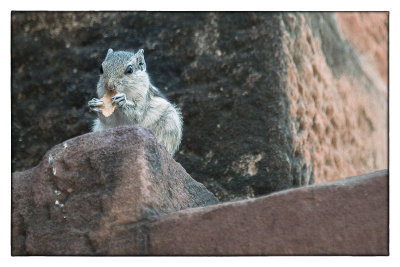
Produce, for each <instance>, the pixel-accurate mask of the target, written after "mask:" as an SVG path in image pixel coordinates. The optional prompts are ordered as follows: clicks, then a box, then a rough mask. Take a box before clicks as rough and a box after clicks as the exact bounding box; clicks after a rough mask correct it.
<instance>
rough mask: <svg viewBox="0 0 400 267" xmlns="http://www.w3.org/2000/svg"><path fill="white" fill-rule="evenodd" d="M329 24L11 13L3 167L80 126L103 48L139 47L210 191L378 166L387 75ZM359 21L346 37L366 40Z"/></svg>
mask: <svg viewBox="0 0 400 267" xmlns="http://www.w3.org/2000/svg"><path fill="white" fill-rule="evenodd" d="M368 14H370V15H368ZM368 14H364V13H363V15H360V16H359V17H360V20H361V19H362V23H360V25H362V24H364V22H366V21H369V20H372V21H374V22H376V23H374V25H377V28H378V29H379V31H382V32H383V35H385V30H386V36H387V28H385V25H387V24H385V21H384V20H380V19H376V18H375V17H374V15H375V14H374V13H368ZM385 14H386V13H385ZM357 16H358V15H357ZM379 16H381V15H379ZM342 22H343V20H341V23H340V25H342V26H341V27H338V25H337V24H338V23H337V22H336V16H335V15H334V14H333V13H270V12H268V13H264V12H196V13H194V12H178V13H175V12H118V13H117V12H48V13H46V12H13V13H12V163H13V164H12V169H13V171H16V170H23V169H26V168H30V167H32V166H34V165H35V164H37V163H38V161H39V160H40V158H41V157H42V155H43V154H44V153H45V152H46V151H47V150H48V149H49V148H50V147H52V146H54V145H55V144H57V143H60V142H62V141H64V140H66V139H68V138H71V137H74V136H77V135H80V134H83V133H86V132H88V131H89V128H90V125H91V121H92V119H93V118H94V114H91V113H89V112H88V109H87V107H86V105H87V101H88V100H89V99H91V98H92V97H93V96H94V94H95V85H96V82H97V79H98V77H97V75H98V66H99V64H100V62H101V61H102V59H103V57H104V56H105V53H106V50H107V49H108V48H109V47H111V48H114V49H117V50H118V49H138V48H144V49H145V54H146V55H145V56H146V60H147V63H148V64H147V66H148V72H149V74H150V77H151V78H152V81H153V83H154V84H155V85H156V86H158V87H159V88H160V89H161V90H162V91H163V92H164V93H165V94H166V95H167V96H168V97H169V98H170V100H171V101H172V102H174V103H176V104H177V105H178V106H179V107H180V108H181V109H182V113H183V119H184V132H183V142H182V146H181V149H180V152H178V153H177V155H176V160H177V161H178V162H180V163H181V164H182V165H183V167H184V168H185V169H186V170H187V171H188V173H190V174H191V175H192V176H193V177H194V178H195V179H196V180H198V181H200V182H201V183H203V184H204V185H205V186H206V187H207V188H209V189H210V190H211V191H212V192H213V193H215V195H216V196H217V197H218V198H219V199H220V200H232V199H237V198H244V197H253V196H259V195H263V194H268V193H271V192H273V191H277V190H282V189H286V188H290V187H297V186H300V185H307V184H311V183H313V182H323V181H329V180H333V179H337V178H340V177H345V176H349V175H356V174H360V173H363V172H368V171H372V170H376V169H382V168H387V88H386V86H385V85H384V82H383V81H382V79H383V78H384V77H385V76H387V73H385V70H384V69H382V68H379V70H381V69H382V70H383V71H382V72H379V74H380V75H375V74H376V73H374V71H373V68H370V67H369V66H370V65H371V64H369V62H368V61H365V62H364V60H363V58H367V57H366V56H364V55H365V53H364V54H360V53H362V52H360V51H364V50H365V49H367V50H368V47H373V45H372V44H371V45H369V44H368V45H367V46H366V47H365V49H364V50H362V49H363V48H360V49H359V48H358V46H356V45H354V42H353V41H352V39H348V35H349V33H350V34H351V32H352V31H353V28H350V27H347V28H346V27H345V26H343V25H345V24H344V23H342ZM382 23H383V26H382ZM350 24H351V23H350ZM378 24H379V25H378ZM347 25H348V24H347ZM369 25H370V24H369ZM372 26H373V25H370V26H369V27H368V28H370V29H371V32H372V35H373V36H374V34H375V33H376V32H377V30H375V29H373V28H374V27H372ZM360 27H361V26H360ZM346 29H347V30H346ZM362 29H363V31H362V32H361V31H360V34H358V36H359V38H358V39H354V40H356V43H361V42H365V43H371V42H375V40H373V39H371V38H370V36H371V35H368V34H367V33H368V31H367V29H366V28H364V27H363V28H362ZM346 36H347V37H346ZM375 39H376V38H375ZM381 43H382V44H384V40H382V41H381ZM353 45H354V46H356V48H353ZM376 51H378V50H376ZM379 51H380V50H379ZM360 55H362V56H360ZM379 59H380V60H382V63H380V64H381V65H382V66H384V65H385V64H384V63H385V58H384V57H382V56H379ZM386 60H387V59H386ZM381 65H379V66H381ZM371 66H372V65H371ZM373 66H375V65H373ZM32 114H35V116H33V117H32V116H31V115H32Z"/></svg>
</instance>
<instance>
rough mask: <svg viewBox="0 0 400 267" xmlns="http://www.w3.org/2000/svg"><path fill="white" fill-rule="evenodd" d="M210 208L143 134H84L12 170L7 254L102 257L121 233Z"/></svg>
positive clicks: (204, 193)
mask: <svg viewBox="0 0 400 267" xmlns="http://www.w3.org/2000/svg"><path fill="white" fill-rule="evenodd" d="M216 203H218V200H217V198H216V197H215V196H214V195H213V194H212V193H210V192H209V191H208V190H207V189H206V188H205V187H204V186H203V185H202V184H200V183H198V182H196V181H194V180H193V179H192V178H191V177H190V175H188V174H187V173H186V171H185V170H184V169H183V168H182V166H181V165H180V164H178V163H176V162H175V161H174V160H173V159H172V158H171V157H170V155H169V153H168V152H167V151H166V150H165V149H164V147H162V146H161V145H159V144H158V143H157V141H156V139H155V137H154V136H153V134H152V133H151V132H150V131H149V130H147V129H144V128H141V127H120V128H116V129H112V130H106V131H102V132H97V133H90V134H86V135H82V136H79V137H76V138H74V139H70V140H67V141H65V142H63V143H62V144H59V145H57V146H55V147H54V148H53V149H51V150H50V151H48V152H47V153H46V155H45V156H44V158H43V159H42V161H41V162H40V164H39V165H38V166H36V167H35V168H33V169H30V170H27V171H25V172H16V173H13V176H12V254H13V255H76V254H79V255H93V254H107V253H109V251H108V249H107V246H108V244H110V243H111V244H112V243H113V242H115V240H119V238H118V236H116V234H115V233H118V232H120V231H121V229H128V228H130V227H133V226H137V225H138V224H142V223H144V222H145V221H146V220H152V219H154V218H158V217H159V216H162V215H164V214H167V213H170V212H174V211H177V210H181V209H184V208H191V207H198V206H204V205H209V204H216ZM130 237H132V238H133V239H132V240H134V237H133V236H130ZM113 249H117V247H115V246H114V247H113ZM138 251H140V250H138Z"/></svg>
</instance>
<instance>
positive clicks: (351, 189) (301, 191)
mask: <svg viewBox="0 0 400 267" xmlns="http://www.w3.org/2000/svg"><path fill="white" fill-rule="evenodd" d="M23 175H24V176H25V179H26V177H29V176H28V175H29V173H28V172H25V173H23ZM23 175H22V174H20V179H21V178H24V176H23ZM21 186H24V187H25V190H27V189H28V188H30V187H31V186H32V184H27V183H23V184H21ZM51 193H52V192H49V195H50V194H51ZM125 196H126V197H127V198H129V196H127V195H125ZM48 205H49V207H50V208H47V210H46V209H45V208H43V211H41V212H39V211H40V210H39V209H36V210H31V211H29V210H30V209H29V208H30V206H21V208H25V209H26V210H24V213H25V214H27V213H29V212H34V213H33V214H32V218H31V221H24V220H22V219H20V223H19V224H18V225H17V226H16V227H15V226H14V229H13V231H15V233H16V232H18V233H20V234H19V235H14V238H13V241H14V242H15V244H18V246H19V247H20V248H21V249H24V250H23V251H29V252H30V253H32V254H39V255H43V254H70V255H98V254H101V255H388V254H389V243H388V242H389V240H388V238H389V235H388V234H389V233H388V223H389V221H388V212H389V209H388V172H387V170H383V171H378V172H374V173H369V174H365V175H360V176H357V177H350V178H346V179H341V180H337V181H334V182H328V183H324V184H318V185H312V186H306V187H301V188H296V189H290V190H284V191H281V192H277V193H274V194H271V195H268V196H264V197H259V198H255V199H251V200H241V201H236V202H227V203H223V204H219V205H211V206H207V207H199V208H192V209H185V210H182V211H178V212H175V213H171V214H167V215H165V216H163V217H161V218H158V219H155V220H152V221H142V222H140V223H131V222H130V221H129V220H126V221H119V223H118V224H117V223H115V224H113V225H112V226H110V224H109V226H110V227H109V229H108V231H106V233H107V234H106V235H105V236H104V235H99V234H97V235H96V238H94V239H93V236H92V235H91V234H83V233H84V232H85V231H89V230H88V228H90V227H92V228H93V229H98V226H97V225H96V224H92V225H90V226H89V225H86V224H85V225H81V224H79V227H78V226H75V227H74V228H73V229H70V230H69V231H68V233H69V234H68V235H67V234H66V231H65V230H63V231H59V232H57V233H56V234H55V233H54V232H51V230H50V229H53V227H54V226H53V224H50V219H51V220H52V221H54V224H57V229H67V225H70V226H72V222H73V221H71V222H69V223H68V220H67V221H63V220H62V219H61V218H59V219H58V220H57V221H55V220H56V219H57V215H56V214H58V213H59V211H57V209H58V208H57V207H55V206H54V204H53V203H49V204H48ZM66 206H67V205H66ZM76 208H78V207H76ZM33 215H35V216H34V218H35V220H36V221H32V220H33V219H34V218H33ZM92 215H93V213H92ZM113 215H114V214H111V213H108V215H107V216H106V217H103V219H102V222H108V223H110V221H112V220H114V219H113ZM81 216H82V218H76V219H75V220H80V221H83V220H86V221H88V219H87V218H88V217H89V214H81ZM71 219H72V218H71ZM41 220H45V221H47V222H48V224H47V225H43V224H36V225H33V224H32V223H33V222H39V221H41ZM92 221H94V220H92ZM24 224H25V225H24ZM26 225H29V226H31V227H26ZM43 226H46V227H43ZM24 227H25V228H24ZM103 227H104V226H103ZM23 229H26V230H23ZM24 231H25V232H24ZM91 231H92V232H96V230H91ZM89 232H90V231H89ZM24 235H27V236H34V238H35V239H32V237H30V238H29V239H26V240H25V239H24ZM106 237H107V238H106ZM105 239H106V242H99V241H98V240H105ZM61 240H64V241H65V242H61ZM96 240H97V241H96ZM34 241H35V242H34ZM44 241H46V242H44ZM48 242H50V243H48ZM24 244H25V245H24ZM14 253H17V254H19V253H21V251H15V252H14Z"/></svg>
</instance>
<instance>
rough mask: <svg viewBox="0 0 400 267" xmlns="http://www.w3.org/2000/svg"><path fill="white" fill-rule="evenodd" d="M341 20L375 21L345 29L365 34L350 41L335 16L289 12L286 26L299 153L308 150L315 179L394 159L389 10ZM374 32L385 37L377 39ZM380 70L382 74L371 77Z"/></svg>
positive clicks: (309, 168) (332, 177) (351, 172)
mask: <svg viewBox="0 0 400 267" xmlns="http://www.w3.org/2000/svg"><path fill="white" fill-rule="evenodd" d="M336 17H339V18H340V19H341V20H344V19H346V20H345V22H346V23H347V24H352V25H354V23H353V21H354V20H357V19H358V18H362V20H363V21H368V22H367V23H366V25H364V26H362V29H364V31H361V32H360V31H359V30H358V28H356V27H353V28H351V29H349V28H344V32H345V34H346V36H350V34H351V33H353V32H354V33H356V35H355V36H357V37H358V38H357V37H353V38H352V39H351V40H353V42H351V43H349V42H348V41H347V39H343V38H342V37H341V33H342V32H341V29H338V28H337V24H336V21H335V20H334V17H331V16H330V14H320V13H312V14H287V15H285V16H284V20H283V23H282V24H283V25H284V26H283V27H284V29H285V30H284V31H283V36H284V41H283V43H284V51H285V55H286V58H285V59H286V64H287V89H288V99H289V101H290V117H291V124H292V131H293V135H294V143H293V146H294V153H295V155H296V154H297V155H304V162H305V164H306V165H307V168H306V169H307V171H308V172H313V173H314V176H315V181H316V182H324V181H329V180H335V179H337V178H338V177H341V176H351V175H356V174H360V173H364V172H369V171H371V170H376V169H382V168H387V160H388V159H387V155H388V154H387V153H388V150H387V149H388V147H387V144H388V125H387V123H388V121H387V114H388V109H387V104H388V99H387V86H386V85H385V82H386V80H384V79H382V78H387V68H386V69H385V67H387V55H386V57H384V54H385V51H386V53H387V28H385V26H387V20H386V22H385V21H384V18H385V13H379V14H373V13H355V14H353V13H340V14H338V15H337V16H336ZM361 23H362V22H361ZM372 23H376V25H377V27H372ZM342 24H343V23H342ZM365 27H369V28H368V29H371V30H370V31H372V32H373V33H372V34H370V32H366V30H365ZM385 30H386V31H385ZM374 33H376V34H377V35H378V36H383V37H382V40H379V41H378V42H376V40H375V39H374V38H373V37H374ZM385 37H386V38H385ZM371 39H372V40H371ZM353 43H354V44H355V43H357V44H361V43H363V44H367V45H357V46H356V48H357V49H358V48H360V51H361V52H364V53H367V54H368V55H370V56H371V55H374V57H376V58H377V59H378V60H377V62H376V63H375V64H372V66H371V63H369V62H371V61H369V62H368V61H363V55H360V54H359V53H357V50H356V49H355V48H354V47H353V46H352V45H353ZM375 43H378V44H375ZM385 45H386V46H385ZM369 46H371V47H374V48H375V50H372V49H370V48H371V47H369ZM376 51H378V53H375V52H376ZM372 62H373V61H372ZM375 67H377V68H378V67H379V69H377V71H378V70H380V71H381V72H377V71H375V73H373V74H374V75H370V74H371V73H370V71H371V68H375ZM383 73H385V75H386V76H385V75H383ZM381 75H383V76H381ZM306 177H307V176H306Z"/></svg>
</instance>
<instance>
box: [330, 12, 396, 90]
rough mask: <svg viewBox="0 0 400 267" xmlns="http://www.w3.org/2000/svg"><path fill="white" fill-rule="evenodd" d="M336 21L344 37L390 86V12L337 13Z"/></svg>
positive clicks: (368, 65)
mask: <svg viewBox="0 0 400 267" xmlns="http://www.w3.org/2000/svg"><path fill="white" fill-rule="evenodd" d="M335 19H336V21H337V24H338V26H339V28H340V32H341V33H342V34H343V35H344V38H345V39H347V40H348V41H349V42H350V43H351V45H352V46H354V48H356V49H357V51H358V52H360V54H361V55H360V56H361V58H362V57H364V59H365V60H366V61H367V62H366V63H367V64H365V65H366V67H371V68H373V70H371V72H372V73H371V72H370V73H369V74H370V75H373V72H375V73H378V74H379V75H380V78H381V79H382V80H383V81H384V82H385V84H386V85H387V84H388V68H389V62H388V56H389V55H388V53H389V51H388V50H389V42H388V40H389V31H388V27H389V13H388V12H337V13H335Z"/></svg>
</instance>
